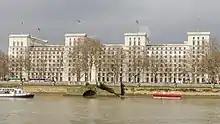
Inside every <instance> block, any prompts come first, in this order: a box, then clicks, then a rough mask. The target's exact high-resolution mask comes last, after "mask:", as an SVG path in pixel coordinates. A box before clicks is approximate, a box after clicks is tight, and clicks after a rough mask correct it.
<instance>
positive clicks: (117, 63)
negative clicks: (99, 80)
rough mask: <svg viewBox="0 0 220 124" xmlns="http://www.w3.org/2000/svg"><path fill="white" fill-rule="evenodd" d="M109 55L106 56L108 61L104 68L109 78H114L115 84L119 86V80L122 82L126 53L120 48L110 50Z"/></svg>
mask: <svg viewBox="0 0 220 124" xmlns="http://www.w3.org/2000/svg"><path fill="white" fill-rule="evenodd" d="M109 53H110V54H107V55H106V56H105V57H106V59H105V62H104V65H103V66H104V68H106V69H107V78H109V76H110V77H111V78H113V83H114V84H117V83H118V81H119V80H120V81H122V75H123V60H124V58H125V53H124V51H123V48H122V47H120V46H119V47H114V48H113V50H109Z"/></svg>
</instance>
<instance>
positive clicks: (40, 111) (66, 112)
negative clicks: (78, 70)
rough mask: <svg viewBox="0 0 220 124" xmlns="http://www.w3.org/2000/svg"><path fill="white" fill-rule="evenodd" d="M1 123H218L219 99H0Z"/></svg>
mask: <svg viewBox="0 0 220 124" xmlns="http://www.w3.org/2000/svg"><path fill="white" fill-rule="evenodd" d="M0 106H1V110H0V123H1V124H219V123H220V99H183V100H157V99H151V98H149V97H148V98H143V97H142V98H127V99H124V100H121V99H118V98H107V97H106V98H105V97H103V98H96V99H85V98H81V97H62V96H36V97H35V98H34V99H32V100H31V99H29V100H25V99H0Z"/></svg>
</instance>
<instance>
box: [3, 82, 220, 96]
mask: <svg viewBox="0 0 220 124" xmlns="http://www.w3.org/2000/svg"><path fill="white" fill-rule="evenodd" d="M125 85H126V87H125V89H126V90H125V94H126V95H127V96H149V95H151V94H153V93H157V92H163V91H165V92H166V91H176V92H181V93H182V94H184V95H188V96H220V85H219V84H216V85H213V84H177V85H174V84H156V83H154V84H149V83H148V84H140V85H137V84H125ZM108 86H109V87H111V88H112V89H114V91H115V92H116V93H120V87H119V85H108ZM0 87H21V83H20V82H0ZM23 89H24V90H25V91H26V92H34V93H39V94H40V93H41V94H45V95H46V94H61V95H68V96H81V95H82V94H83V93H84V92H85V91H87V90H89V89H92V90H95V91H96V92H97V95H99V96H114V94H111V93H108V92H106V91H104V90H101V89H98V88H97V87H95V86H92V85H91V86H85V85H84V84H63V83H57V84H55V85H54V83H52V82H49V83H28V82H26V83H23Z"/></svg>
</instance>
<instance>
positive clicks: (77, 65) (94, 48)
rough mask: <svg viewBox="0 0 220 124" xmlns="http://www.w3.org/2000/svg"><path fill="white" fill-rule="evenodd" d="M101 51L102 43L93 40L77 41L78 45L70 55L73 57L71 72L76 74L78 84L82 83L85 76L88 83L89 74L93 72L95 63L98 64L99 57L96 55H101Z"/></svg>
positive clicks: (72, 49)
mask: <svg viewBox="0 0 220 124" xmlns="http://www.w3.org/2000/svg"><path fill="white" fill-rule="evenodd" d="M100 49H101V44H100V42H99V41H97V40H94V39H91V38H84V40H83V41H76V44H75V45H74V46H72V47H71V51H70V54H69V56H70V57H71V60H70V62H71V63H70V65H71V71H72V73H73V74H75V76H76V81H77V82H80V80H81V78H82V77H83V76H85V77H86V79H85V80H86V81H88V74H89V73H90V71H91V68H92V65H93V63H94V64H97V61H98V57H99V56H97V55H96V54H99V51H100Z"/></svg>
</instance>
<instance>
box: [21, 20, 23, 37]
mask: <svg viewBox="0 0 220 124" xmlns="http://www.w3.org/2000/svg"><path fill="white" fill-rule="evenodd" d="M23 24H24V22H23V21H21V35H22V28H23Z"/></svg>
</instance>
